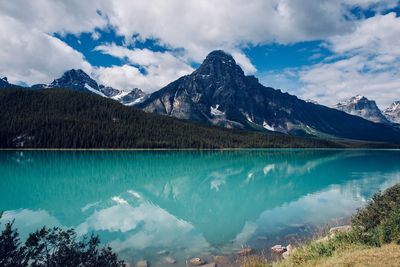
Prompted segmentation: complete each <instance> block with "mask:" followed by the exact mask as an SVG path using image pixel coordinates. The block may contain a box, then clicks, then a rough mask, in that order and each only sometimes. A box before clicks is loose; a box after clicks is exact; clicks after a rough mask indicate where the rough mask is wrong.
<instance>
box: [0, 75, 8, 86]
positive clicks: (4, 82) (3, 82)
mask: <svg viewBox="0 0 400 267" xmlns="http://www.w3.org/2000/svg"><path fill="white" fill-rule="evenodd" d="M9 86H10V84H9V83H8V80H7V77H3V78H0V88H4V87H9Z"/></svg>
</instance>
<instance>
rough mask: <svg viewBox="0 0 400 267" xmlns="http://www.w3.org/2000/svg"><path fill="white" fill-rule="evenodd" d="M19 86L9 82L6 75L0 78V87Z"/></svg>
mask: <svg viewBox="0 0 400 267" xmlns="http://www.w3.org/2000/svg"><path fill="white" fill-rule="evenodd" d="M20 87H21V86H18V85H15V84H11V83H9V82H8V79H7V77H3V78H0V88H20Z"/></svg>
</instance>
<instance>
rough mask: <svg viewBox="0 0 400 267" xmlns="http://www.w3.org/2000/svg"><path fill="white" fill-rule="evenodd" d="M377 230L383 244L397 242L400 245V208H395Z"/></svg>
mask: <svg viewBox="0 0 400 267" xmlns="http://www.w3.org/2000/svg"><path fill="white" fill-rule="evenodd" d="M377 232H378V234H379V241H380V242H381V243H382V244H384V243H391V242H395V243H397V244H399V245H400V210H395V211H394V212H393V213H392V214H391V216H390V217H389V218H388V219H387V220H385V221H384V222H382V224H381V225H379V227H378V230H377Z"/></svg>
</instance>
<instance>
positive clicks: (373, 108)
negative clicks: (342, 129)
mask: <svg viewBox="0 0 400 267" xmlns="http://www.w3.org/2000/svg"><path fill="white" fill-rule="evenodd" d="M333 107H334V108H335V109H338V110H341V111H344V112H346V113H348V114H351V115H355V116H359V117H361V118H364V119H366V120H369V121H372V122H377V123H386V124H389V123H390V121H389V120H388V119H387V118H386V117H385V116H384V115H383V114H382V111H381V110H380V109H379V108H378V106H377V105H376V102H375V101H374V100H369V99H368V98H366V97H364V96H361V95H356V96H353V97H351V98H350V99H347V100H344V101H341V102H339V103H338V104H336V105H334V106H333Z"/></svg>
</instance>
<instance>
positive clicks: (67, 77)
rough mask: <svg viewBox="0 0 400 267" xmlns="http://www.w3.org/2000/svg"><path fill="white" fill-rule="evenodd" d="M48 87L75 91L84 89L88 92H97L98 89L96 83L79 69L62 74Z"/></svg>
mask: <svg viewBox="0 0 400 267" xmlns="http://www.w3.org/2000/svg"><path fill="white" fill-rule="evenodd" d="M50 86H51V87H66V88H73V89H77V90H84V89H85V88H86V89H88V90H91V89H94V90H98V87H99V86H98V84H97V82H96V81H95V80H93V79H92V78H90V76H89V75H88V74H86V72H84V71H83V70H81V69H71V70H68V71H66V72H64V74H63V75H62V76H61V77H60V78H59V79H55V80H54V81H53V82H52V83H51V84H50Z"/></svg>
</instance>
